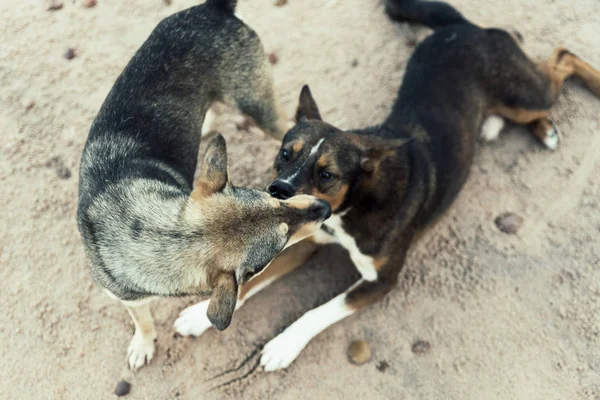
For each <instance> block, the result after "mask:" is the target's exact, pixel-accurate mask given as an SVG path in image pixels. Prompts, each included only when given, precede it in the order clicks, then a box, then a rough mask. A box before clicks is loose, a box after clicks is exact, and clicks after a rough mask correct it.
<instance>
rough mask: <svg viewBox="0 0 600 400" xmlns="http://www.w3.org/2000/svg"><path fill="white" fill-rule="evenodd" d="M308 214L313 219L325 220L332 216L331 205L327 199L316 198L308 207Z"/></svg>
mask: <svg viewBox="0 0 600 400" xmlns="http://www.w3.org/2000/svg"><path fill="white" fill-rule="evenodd" d="M308 215H309V218H310V219H311V220H313V221H314V220H316V221H325V220H326V219H327V218H329V217H331V206H330V205H329V203H328V202H326V201H325V200H316V201H315V202H314V204H313V205H311V206H310V207H309V208H308Z"/></svg>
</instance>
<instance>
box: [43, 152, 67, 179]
mask: <svg viewBox="0 0 600 400" xmlns="http://www.w3.org/2000/svg"><path fill="white" fill-rule="evenodd" d="M46 167H48V168H52V169H54V171H55V172H56V175H57V176H58V177H59V178H60V179H69V178H70V177H71V170H70V169H69V168H67V167H66V166H65V164H64V162H63V161H62V159H61V158H60V157H52V158H51V159H50V160H48V161H47V162H46Z"/></svg>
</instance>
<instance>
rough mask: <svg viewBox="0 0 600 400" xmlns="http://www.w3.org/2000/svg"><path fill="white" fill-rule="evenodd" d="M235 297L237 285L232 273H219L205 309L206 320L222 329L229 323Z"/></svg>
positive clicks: (233, 309)
mask: <svg viewBox="0 0 600 400" xmlns="http://www.w3.org/2000/svg"><path fill="white" fill-rule="evenodd" d="M237 297H238V285H237V282H236V281H235V277H234V276H233V274H224V273H223V274H220V275H219V277H218V278H217V284H216V285H215V287H214V289H213V293H212V296H211V297H210V302H209V303H208V310H207V311H206V316H207V317H208V320H209V321H210V323H211V324H213V326H214V327H215V328H217V329H218V330H220V331H222V330H224V329H225V328H227V327H228V326H229V324H230V323H231V318H232V317H233V313H234V311H235V304H236V302H237Z"/></svg>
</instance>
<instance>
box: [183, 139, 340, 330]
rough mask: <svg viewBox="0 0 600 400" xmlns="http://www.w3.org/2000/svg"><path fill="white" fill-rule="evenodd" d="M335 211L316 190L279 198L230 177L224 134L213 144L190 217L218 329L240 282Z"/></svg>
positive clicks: (229, 312) (227, 316)
mask: <svg viewBox="0 0 600 400" xmlns="http://www.w3.org/2000/svg"><path fill="white" fill-rule="evenodd" d="M330 215H331V208H330V206H329V204H328V203H327V202H325V201H323V200H319V199H317V198H315V197H313V196H308V195H299V196H294V197H291V198H289V199H285V200H282V199H275V198H273V197H271V196H270V195H269V194H268V193H266V192H263V191H259V190H252V189H246V188H239V187H235V186H233V185H231V184H230V183H229V177H228V173H227V150H226V145H225V139H224V138H223V137H222V136H221V135H217V137H216V138H215V139H213V140H212V141H211V143H210V144H209V146H208V148H207V150H206V153H205V156H204V161H203V163H202V166H201V172H200V175H199V177H198V179H197V181H196V183H195V186H194V190H193V192H192V194H191V196H190V199H189V202H188V207H187V209H186V215H185V219H186V221H188V222H189V223H191V224H192V226H193V227H194V229H195V231H197V232H198V233H199V234H200V235H201V237H202V244H201V247H200V251H199V253H200V254H198V256H199V257H201V258H202V263H203V265H205V268H204V270H205V273H206V278H207V280H206V281H207V283H208V286H210V288H211V289H212V290H213V294H212V297H211V302H210V305H209V308H208V318H209V319H210V321H211V323H212V324H213V325H214V326H215V327H216V328H217V329H219V330H223V329H225V328H226V327H227V326H228V325H229V323H230V322H231V316H232V314H233V312H234V310H235V303H236V300H237V292H238V290H237V289H238V285H241V284H243V283H244V282H246V281H248V280H249V279H250V278H251V277H252V276H254V275H255V274H257V273H259V272H260V271H262V270H263V269H264V268H265V267H266V266H267V265H268V264H269V263H270V262H271V261H272V260H273V259H274V258H275V257H276V256H277V255H278V254H279V253H280V252H281V251H282V250H283V249H284V248H286V247H288V246H291V245H292V244H294V243H296V242H298V241H300V240H302V239H304V238H306V237H308V236H310V235H312V234H313V233H314V232H315V231H316V230H317V229H319V228H320V226H321V224H322V223H323V221H325V220H326V219H327V218H329V216H330Z"/></svg>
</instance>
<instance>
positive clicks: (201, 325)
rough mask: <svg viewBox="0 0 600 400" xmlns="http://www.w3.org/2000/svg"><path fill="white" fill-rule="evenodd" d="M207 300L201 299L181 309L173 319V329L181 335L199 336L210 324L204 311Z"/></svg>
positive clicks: (206, 308) (206, 307)
mask: <svg viewBox="0 0 600 400" xmlns="http://www.w3.org/2000/svg"><path fill="white" fill-rule="evenodd" d="M208 303H209V300H205V301H201V302H200V303H197V304H194V305H193V306H190V307H188V308H186V309H185V310H183V311H182V312H181V314H179V318H177V320H176V321H175V324H174V326H175V330H176V331H177V332H178V333H179V334H180V335H183V336H190V335H192V336H200V335H202V334H203V333H204V332H205V331H206V330H207V329H208V328H210V327H211V326H212V324H211V323H210V321H209V320H208V317H207V316H206V311H207V310H208Z"/></svg>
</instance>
